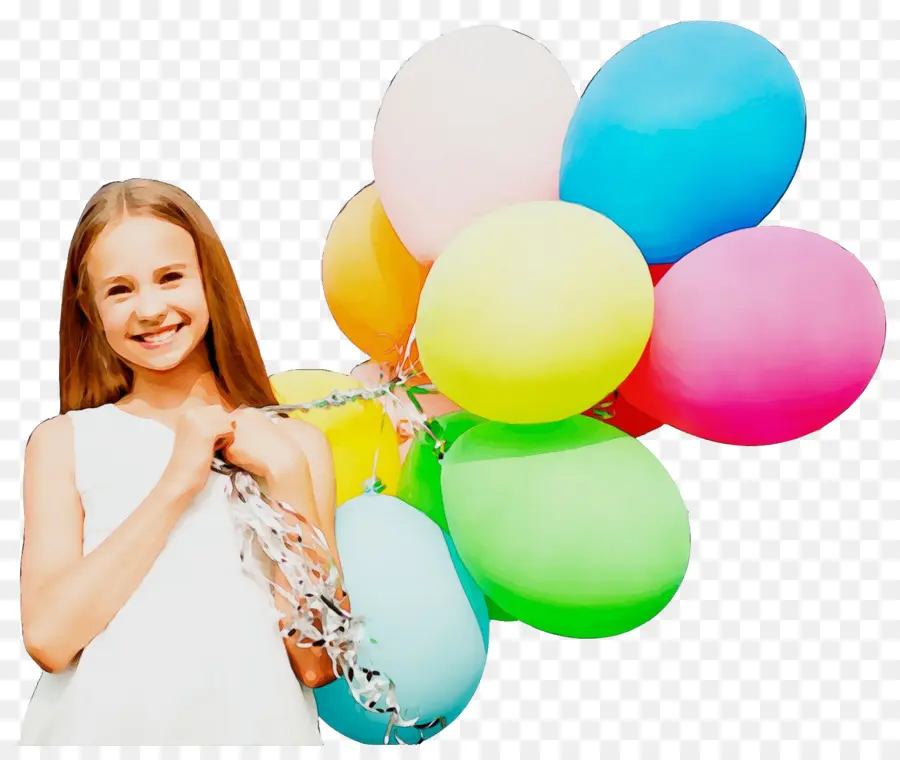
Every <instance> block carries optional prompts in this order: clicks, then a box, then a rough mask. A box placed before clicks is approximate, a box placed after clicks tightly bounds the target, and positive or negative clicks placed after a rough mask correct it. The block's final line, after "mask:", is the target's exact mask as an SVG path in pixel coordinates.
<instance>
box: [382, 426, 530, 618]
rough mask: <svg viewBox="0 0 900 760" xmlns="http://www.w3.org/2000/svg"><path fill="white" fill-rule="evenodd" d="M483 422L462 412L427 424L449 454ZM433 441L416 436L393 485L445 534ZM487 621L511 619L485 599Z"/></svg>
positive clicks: (438, 467)
mask: <svg viewBox="0 0 900 760" xmlns="http://www.w3.org/2000/svg"><path fill="white" fill-rule="evenodd" d="M483 422H485V419H484V417H479V416H478V415H475V414H471V413H469V412H466V411H460V412H450V413H448V414H444V415H441V416H440V417H436V418H435V419H433V420H432V421H431V426H432V429H433V430H434V432H435V434H436V435H438V437H439V438H441V440H443V441H444V443H445V446H444V451H445V452H446V451H449V450H450V447H451V446H452V445H453V443H455V442H456V440H457V439H458V438H459V437H460V436H461V435H462V434H463V433H465V432H466V431H467V430H471V429H472V428H473V427H475V426H476V425H480V424H481V423H483ZM434 443H435V441H434V438H432V437H431V436H430V435H428V433H426V432H425V431H424V430H420V431H419V432H418V433H416V436H415V438H413V442H412V444H411V445H410V447H409V451H408V452H407V454H406V459H405V460H404V461H403V467H402V468H401V470H400V479H399V482H398V485H397V497H398V498H399V499H401V500H402V501H405V502H406V503H407V504H409V505H410V506H413V507H415V508H416V509H418V510H419V511H420V512H424V513H425V514H426V515H428V517H430V518H431V519H432V520H433V521H434V522H435V523H437V524H438V525H439V526H440V528H441V530H443V531H444V532H445V533H449V532H450V530H449V528H448V527H447V518H446V516H445V515H444V499H443V496H442V495H441V459H439V458H438V453H437V451H436V450H435V447H434ZM485 601H486V602H487V608H488V615H489V616H490V618H491V620H499V621H502V622H509V621H512V620H515V618H514V617H513V616H512V615H510V614H509V613H508V612H504V611H503V610H501V609H500V608H499V607H498V606H497V605H496V604H495V603H494V602H493V601H492V600H491V599H490V598H487V597H485Z"/></svg>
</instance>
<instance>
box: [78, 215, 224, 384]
mask: <svg viewBox="0 0 900 760" xmlns="http://www.w3.org/2000/svg"><path fill="white" fill-rule="evenodd" d="M87 273H88V277H89V278H90V284H91V290H92V297H93V300H94V303H95V305H96V307H97V310H98V312H99V314H100V320H101V322H102V324H103V331H104V333H105V334H106V339H107V341H108V342H109V345H110V347H111V348H112V350H113V351H115V352H116V353H117V354H118V355H119V356H120V357H121V358H122V359H123V360H124V361H125V362H126V363H127V364H129V365H130V366H132V367H133V368H135V369H137V368H144V369H148V370H154V371H157V372H161V371H163V372H164V371H166V370H170V369H173V368H174V367H177V366H178V365H179V364H180V363H181V362H182V361H184V359H185V358H186V357H188V356H189V355H190V354H191V353H192V352H193V351H194V349H196V348H197V346H199V345H200V344H201V343H202V342H203V338H204V336H205V334H206V330H207V328H208V327H209V309H208V308H207V304H206V296H205V294H204V292H203V282H202V279H201V276H200V265H199V261H198V259H197V251H196V248H195V247H194V241H193V239H192V238H191V236H190V234H189V233H188V232H187V231H186V230H183V229H182V228H181V227H178V226H177V225H175V224H171V223H169V222H166V221H163V220H161V219H155V218H153V217H144V216H139V217H126V218H125V219H123V220H122V221H121V222H120V223H118V224H116V225H115V226H113V227H108V228H107V229H106V230H104V231H103V233H102V234H101V235H100V236H99V237H98V238H97V240H96V242H95V243H94V245H93V246H92V248H91V250H90V252H89V253H88V261H87Z"/></svg>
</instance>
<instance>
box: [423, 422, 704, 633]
mask: <svg viewBox="0 0 900 760" xmlns="http://www.w3.org/2000/svg"><path fill="white" fill-rule="evenodd" d="M441 483H442V492H443V500H444V510H445V514H446V518H447V523H448V526H449V529H450V534H451V535H452V536H453V541H454V544H455V545H456V548H457V551H458V552H459V555H460V557H461V559H462V560H463V562H464V564H465V565H466V567H467V569H468V570H469V572H470V573H471V574H472V577H473V578H474V579H475V581H476V583H478V585H479V586H480V588H481V589H482V590H483V591H484V593H485V595H486V596H488V597H490V598H491V599H492V600H493V602H494V603H495V604H496V605H498V606H499V607H501V608H502V609H503V610H505V611H506V612H507V613H508V614H509V615H512V616H514V617H515V618H516V619H518V620H520V621H522V622H523V623H526V624H528V625H530V626H533V627H534V628H537V629H540V630H542V631H546V632H548V633H554V634H557V635H560V636H568V637H572V638H603V637H608V636H616V635H619V634H622V633H625V632H627V631H630V630H633V629H634V628H637V627H639V626H641V625H643V624H645V623H647V622H648V621H649V620H651V619H652V618H654V617H655V616H656V615H657V614H659V612H661V611H662V610H663V608H665V606H666V605H667V604H668V603H669V602H670V601H671V600H672V598H673V597H674V596H675V593H676V592H677V591H678V588H679V586H680V585H681V582H682V580H683V579H684V576H685V573H686V572H687V567H688V562H689V560H690V548H691V535H690V524H689V521H688V513H687V510H686V508H685V505H684V501H683V500H682V498H681V494H680V493H679V491H678V487H677V486H676V485H675V482H674V481H673V480H672V478H671V477H670V476H669V474H668V472H666V469H665V467H663V465H662V464H661V463H660V462H659V460H658V459H656V457H655V456H654V455H653V454H652V453H651V452H650V451H649V449H647V448H646V447H645V446H644V445H643V444H642V443H641V442H640V441H638V440H636V439H635V438H632V437H631V436H629V435H627V434H626V433H623V432H622V431H620V430H617V429H616V428H614V427H612V426H611V425H607V424H606V423H604V422H600V421H599V420H593V419H590V418H588V417H585V416H583V415H577V416H575V417H571V418H569V419H566V420H562V421H560V422H553V423H548V424H542V425H508V424H502V423H498V422H486V423H484V424H482V425H479V426H477V427H474V428H472V429H471V430H469V431H467V432H466V433H464V434H463V435H462V436H460V437H459V438H458V439H457V441H456V443H455V444H454V445H453V448H452V449H450V451H449V452H448V453H447V455H446V456H445V457H444V461H443V468H442V476H441Z"/></svg>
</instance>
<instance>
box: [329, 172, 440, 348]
mask: <svg viewBox="0 0 900 760" xmlns="http://www.w3.org/2000/svg"><path fill="white" fill-rule="evenodd" d="M427 274H428V267H425V266H423V265H422V264H420V263H419V262H418V261H416V260H415V259H414V258H413V257H412V256H411V255H410V254H409V251H407V250H406V248H405V247H404V245H403V243H401V242H400V238H399V237H397V233H396V232H394V228H393V227H392V226H391V223H390V222H389V221H388V218H387V215H386V214H385V213H384V207H383V206H382V205H381V199H380V198H379V196H378V191H377V189H376V187H375V185H374V183H371V184H368V185H366V186H365V187H364V188H363V189H362V190H360V191H359V192H358V193H357V194H356V195H354V196H353V197H352V198H351V199H350V200H349V201H348V202H347V203H346V204H345V206H344V207H343V208H342V209H341V211H340V212H339V213H338V215H337V217H336V218H335V220H334V222H333V223H332V225H331V229H330V230H329V232H328V237H327V239H326V241H325V249H324V251H323V253H322V287H323V289H324V291H325V301H326V302H327V303H328V308H329V309H330V310H331V314H332V316H333V317H334V321H335V322H336V323H337V326H338V327H339V328H340V329H341V331H342V332H343V333H344V335H346V336H347V338H349V339H350V341H351V342H352V343H353V344H354V345H355V346H356V347H357V348H358V349H360V351H363V352H365V353H366V354H368V355H369V356H371V357H372V358H373V359H376V360H377V361H379V362H394V363H396V362H397V361H398V360H399V359H400V358H401V357H402V355H403V351H404V348H405V346H406V344H407V342H408V341H409V336H410V334H411V332H412V328H413V324H415V321H416V311H417V310H418V308H419V295H420V293H421V292H422V287H423V285H424V284H425V277H426V276H427Z"/></svg>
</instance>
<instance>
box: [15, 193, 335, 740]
mask: <svg viewBox="0 0 900 760" xmlns="http://www.w3.org/2000/svg"><path fill="white" fill-rule="evenodd" d="M59 383H60V415H59V416H57V417H54V418H52V419H49V420H47V421H45V422H43V423H41V424H40V425H39V426H38V427H37V428H36V429H35V431H34V432H33V433H32V435H31V437H30V438H29V440H28V444H27V446H26V452H25V473H24V512H25V535H24V546H23V553H22V573H21V605H22V627H23V636H24V641H25V646H26V649H27V651H28V653H29V655H30V656H31V657H32V658H33V659H34V660H35V662H37V663H38V665H40V667H41V668H42V669H43V671H45V672H44V673H43V674H42V676H41V679H40V681H39V683H38V686H37V689H36V690H35V693H34V696H33V697H32V700H31V704H30V705H29V709H28V712H27V714H26V717H25V722H24V725H23V730H22V741H21V743H22V744H52V745H210V744H212V745H312V744H320V743H321V739H320V735H319V730H318V720H317V714H316V705H315V700H314V699H313V697H312V691H311V689H312V688H314V687H316V686H320V685H324V684H326V683H328V682H329V681H331V680H333V679H334V675H333V673H332V665H331V662H330V660H329V658H328V657H327V656H326V655H325V654H324V653H323V652H322V651H321V649H319V650H317V649H316V648H309V647H299V646H297V645H296V644H297V642H296V641H295V640H294V638H293V637H287V636H285V635H283V634H282V632H281V630H280V628H281V624H280V622H279V620H277V619H276V618H275V616H274V615H273V612H272V607H271V592H268V591H267V590H266V589H264V588H262V587H260V586H259V585H257V584H256V583H255V582H254V581H253V580H252V579H251V578H250V577H249V576H248V575H247V574H245V573H244V572H243V567H242V562H241V556H240V545H239V542H238V538H237V533H236V530H235V527H234V524H233V522H232V518H231V515H230V513H229V504H228V497H227V495H226V482H227V478H226V476H224V475H220V474H217V473H213V472H211V469H210V466H211V461H212V458H213V456H214V455H215V454H216V453H217V452H218V454H219V455H220V456H221V457H222V458H223V459H225V460H227V461H228V462H230V463H232V464H234V465H237V466H238V467H241V468H243V469H245V470H247V471H248V472H250V473H251V474H252V475H254V476H255V477H256V478H257V479H259V480H260V481H261V485H262V486H263V487H264V488H266V489H267V491H268V493H269V494H270V495H271V496H272V497H273V498H275V499H279V500H281V501H283V502H286V503H288V504H290V505H291V506H292V507H293V508H294V509H295V510H297V511H298V512H300V513H302V514H303V515H304V516H305V517H306V518H307V519H308V520H309V521H310V522H311V523H312V524H313V525H316V526H318V527H319V528H320V529H321V530H322V531H323V533H324V535H325V537H326V539H327V540H328V542H329V544H330V548H331V550H332V554H333V556H334V557H335V558H336V551H335V542H334V510H335V483H334V467H333V462H332V458H331V451H330V449H329V446H328V443H327V440H326V439H325V437H324V435H322V434H321V433H320V432H319V431H318V430H317V429H316V428H314V427H312V426H311V425H308V424H306V423H304V422H303V421H302V420H281V421H279V422H277V423H276V422H274V421H272V420H270V419H269V418H268V417H266V416H265V415H264V414H263V413H262V412H259V411H256V410H254V409H240V408H239V407H242V406H247V407H259V406H265V405H270V404H275V403H277V401H276V399H275V396H274V394H273V391H272V389H271V386H270V384H269V379H268V377H267V373H266V370H265V366H264V364H263V360H262V357H261V356H260V352H259V348H258V346H257V343H256V340H255V337H254V334H253V329H252V327H251V324H250V320H249V318H248V315H247V311H246V308H245V305H244V303H243V300H242V299H241V296H240V293H239V290H238V285H237V282H236V280H235V276H234V273H233V271H232V269H231V266H230V264H229V262H228V258H227V256H226V253H225V250H224V248H223V245H222V243H221V241H220V239H219V237H218V235H217V234H216V232H215V230H214V229H213V226H212V224H211V223H210V221H209V219H208V218H207V217H206V215H205V214H204V213H203V211H202V210H201V209H200V208H199V207H198V206H197V204H196V203H195V202H194V201H193V199H191V198H190V197H189V196H188V195H187V194H186V193H184V192H183V191H181V190H179V189H178V188H176V187H173V186H171V185H168V184H165V183H162V182H157V181H151V180H142V179H136V180H129V181H126V182H115V183H112V184H108V185H105V186H104V187H102V188H101V189H100V190H99V191H98V192H97V193H96V194H95V195H94V197H93V198H91V200H90V201H89V202H88V204H87V206H86V208H85V210H84V212H83V213H82V216H81V218H80V220H79V222H78V225H77V227H76V229H75V233H74V235H73V238H72V242H71V246H70V248H69V255H68V263H67V267H66V273H65V282H64V285H63V297H62V311H61V316H60V364H59ZM339 566H340V565H339V563H338V567H339ZM272 577H273V580H274V581H275V582H277V583H279V584H280V585H281V586H282V588H289V587H288V585H287V582H286V580H285V578H284V576H283V575H282V574H281V572H280V570H277V569H275V568H273V569H272ZM276 603H277V605H278V607H279V609H280V610H282V611H284V610H285V607H284V605H285V604H286V602H285V600H284V599H283V598H282V596H281V595H280V594H279V595H277V602H276ZM287 604H290V603H289V602H287ZM295 636H296V634H295Z"/></svg>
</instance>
